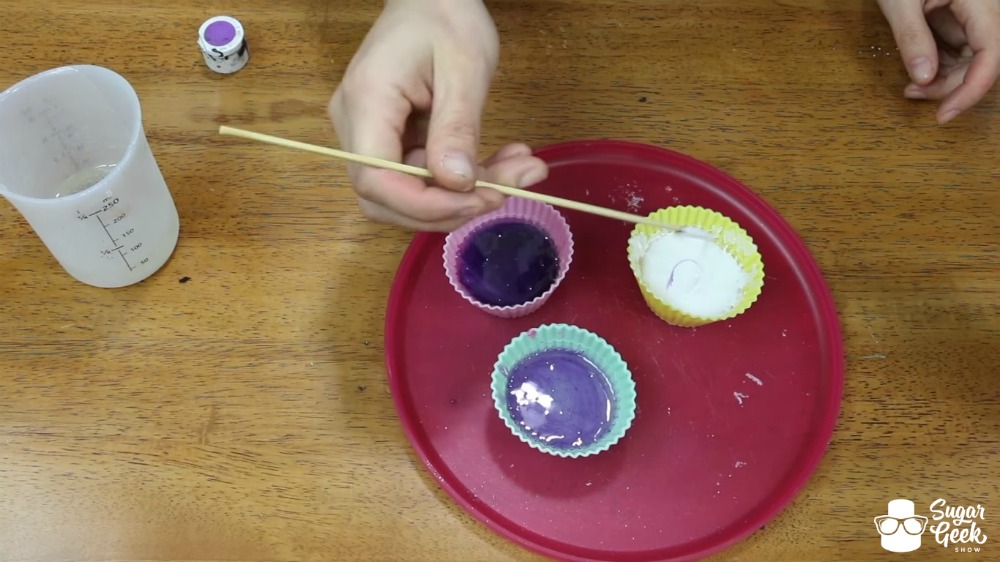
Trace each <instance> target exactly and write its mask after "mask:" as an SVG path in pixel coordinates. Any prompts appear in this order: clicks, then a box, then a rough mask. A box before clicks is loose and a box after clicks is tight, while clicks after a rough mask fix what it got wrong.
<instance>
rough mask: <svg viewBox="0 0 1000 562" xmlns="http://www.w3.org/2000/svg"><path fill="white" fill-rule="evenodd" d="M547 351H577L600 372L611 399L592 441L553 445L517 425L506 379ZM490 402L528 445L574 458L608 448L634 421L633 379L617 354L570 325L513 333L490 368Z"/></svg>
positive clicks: (588, 334) (601, 340)
mask: <svg viewBox="0 0 1000 562" xmlns="http://www.w3.org/2000/svg"><path fill="white" fill-rule="evenodd" d="M549 350H565V351H573V352H576V353H579V354H580V355H582V356H584V357H585V358H587V359H588V360H589V361H590V362H591V363H593V364H594V365H595V366H597V368H598V369H600V371H601V372H602V373H604V375H605V377H606V378H607V381H608V383H609V385H610V387H611V393H612V395H613V397H614V400H613V404H614V405H613V410H612V416H611V425H610V426H609V428H608V430H607V431H605V432H604V434H603V435H602V436H601V437H600V438H599V439H598V440H597V441H595V442H593V443H591V444H589V445H581V446H579V447H573V448H561V447H554V446H550V445H548V444H546V443H545V442H543V441H541V440H539V439H537V438H534V437H533V436H532V435H531V434H530V433H529V432H528V430H526V429H525V428H524V427H522V426H521V425H520V424H518V423H517V422H516V421H515V420H514V418H513V417H512V416H511V414H510V411H509V410H508V407H507V379H508V377H509V374H510V373H511V372H512V371H513V370H514V368H515V367H517V366H518V365H519V364H520V363H521V362H523V361H525V360H527V359H529V358H531V357H533V356H534V355H536V354H538V353H540V352H543V351H549ZM490 388H491V390H492V392H493V405H494V407H495V408H496V410H497V413H498V414H499V416H500V419H501V420H503V422H504V424H505V425H506V426H507V427H508V428H509V429H510V431H511V432H512V433H513V434H514V435H515V436H517V437H518V438H519V439H520V440H521V441H524V442H525V443H527V444H528V445H530V446H531V447H533V448H535V449H537V450H539V451H542V452H544V453H548V454H550V455H556V456H559V457H568V458H577V457H586V456H589V455H596V454H598V453H601V452H603V451H607V450H608V449H609V448H611V446H612V445H614V444H615V443H617V442H618V441H619V440H621V438H622V437H624V435H625V432H626V431H628V429H629V428H630V427H631V426H632V421H633V420H634V419H635V400H636V391H635V382H634V381H633V380H632V373H631V372H630V371H629V368H628V365H627V364H626V363H625V360H624V359H622V356H621V355H620V354H619V353H618V352H617V351H616V350H615V348H614V347H612V346H611V344H609V343H608V342H606V341H605V340H604V339H603V338H601V337H600V336H598V335H597V334H594V333H593V332H589V331H587V330H584V329H583V328H579V327H577V326H571V325H569V324H544V325H542V326H539V327H537V328H533V329H531V330H528V331H526V332H523V333H522V334H521V335H519V336H517V337H516V338H514V339H513V340H511V342H510V343H508V344H507V345H506V346H505V347H504V349H503V351H502V352H501V353H500V356H499V357H498V358H497V361H496V363H495V364H494V366H493V376H492V380H491V382H490Z"/></svg>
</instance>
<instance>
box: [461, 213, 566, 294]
mask: <svg viewBox="0 0 1000 562" xmlns="http://www.w3.org/2000/svg"><path fill="white" fill-rule="evenodd" d="M458 263H459V271H458V277H459V281H460V282H461V283H462V286H464V287H465V289H466V290H467V291H469V294H471V295H472V296H473V297H474V298H475V299H476V300H478V301H479V302H482V303H486V304H491V305H494V306H515V305H519V304H524V303H526V302H530V301H532V300H534V299H535V298H536V297H539V296H541V295H542V294H543V293H545V291H547V290H549V287H551V286H552V284H553V283H554V282H555V280H556V277H557V276H558V275H559V255H558V253H557V252H556V247H555V244H553V243H552V240H550V239H549V237H548V235H547V234H546V233H545V231H544V230H542V229H541V228H538V227H537V226H534V225H532V224H527V223H523V222H518V221H497V222H495V223H492V224H488V225H486V226H485V227H483V228H480V229H479V230H477V231H476V232H474V233H473V234H472V235H471V236H470V237H469V239H468V240H467V241H466V242H465V244H464V245H463V246H462V248H461V249H460V250H459V262H458Z"/></svg>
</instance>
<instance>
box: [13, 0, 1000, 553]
mask: <svg viewBox="0 0 1000 562" xmlns="http://www.w3.org/2000/svg"><path fill="white" fill-rule="evenodd" d="M380 4H381V3H379V2H363V1H360V0H338V1H335V0H288V1H285V2H267V1H264V0H244V1H243V2H240V3H223V2H218V1H216V0H176V1H174V2H165V1H159V0H156V1H153V2H146V3H142V4H140V3H130V2H124V1H122V0H92V1H89V2H57V1H55V0H34V1H32V2H20V1H15V0H0V37H2V38H3V42H4V48H3V52H2V60H3V64H0V89H3V88H6V87H7V86H10V85H12V84H14V83H15V82H17V81H18V80H20V79H22V78H25V77H27V76H29V75H31V74H34V73H36V72H39V71H42V70H45V69H48V68H51V67H55V66H60V65H64V64H72V63H92V64H99V65H104V66H107V67H109V68H112V69H114V70H116V71H118V72H120V73H122V74H123V75H124V76H126V77H127V78H128V79H129V80H130V81H131V82H132V84H133V85H134V86H135V88H136V90H137V91H138V93H139V96H140V98H141V102H142V107H143V112H144V121H145V126H146V131H147V134H148V137H149V140H150V144H151V146H152V149H153V151H154V153H155V155H156V157H157V159H158V161H159V164H160V166H161V168H162V170H163V173H164V176H165V178H166V181H167V183H168V184H169V186H170V188H171V190H172V193H173V196H174V198H175V201H176V203H177V207H178V210H179V213H180V218H181V238H180V242H179V245H178V247H177V250H176V252H175V254H174V256H173V258H172V259H171V260H170V261H169V262H168V264H167V265H166V266H165V267H164V268H163V269H162V270H161V271H160V272H159V273H158V274H156V275H155V276H154V277H151V278H150V279H148V280H146V281H145V282H143V283H140V284H138V285H135V286H132V287H128V288H125V289H120V290H105V289H96V288H91V287H88V286H85V285H82V284H80V283H78V282H76V281H74V280H73V279H72V278H70V277H69V276H68V275H66V274H65V273H64V272H63V271H62V270H61V269H60V268H59V266H58V264H57V263H56V262H55V260H54V259H53V258H52V257H51V255H50V254H49V253H48V252H47V250H46V249H45V247H44V246H43V245H42V243H41V242H40V241H39V239H38V238H37V237H36V236H35V235H34V233H33V232H32V231H31V229H30V227H29V226H28V225H27V223H26V222H25V221H24V220H23V219H22V218H21V216H20V215H19V214H18V213H17V212H16V211H15V210H14V209H13V207H12V206H10V205H9V204H7V203H6V202H5V201H4V202H2V204H0V240H2V244H0V304H2V312H0V320H2V321H0V559H3V560H17V561H42V560H46V561H49V560H220V561H221V560H274V561H293V560H294V561H297V560H331V561H332V560H364V561H367V560H375V561H379V560H406V561H418V560H427V561H440V560H448V561H451V560H455V561H458V560H484V561H492V560H522V561H523V560H536V559H538V557H536V556H535V555H533V554H531V553H530V552H528V551H526V550H523V549H522V548H521V547H519V546H517V545H515V544H513V543H511V542H508V541H507V540H506V539H503V538H501V537H499V536H498V535H495V534H494V533H492V532H491V531H489V530H487V529H486V528H485V527H483V526H482V525H480V524H479V523H478V522H476V521H475V520H474V519H473V518H472V517H470V516H468V515H467V514H466V513H465V512H464V511H462V510H461V509H459V508H458V507H457V506H456V504H455V503H453V502H452V501H451V500H450V498H449V497H448V496H447V495H446V494H444V493H443V492H442V491H441V490H440V489H439V488H438V486H437V484H436V483H435V482H434V480H433V479H432V478H430V477H429V476H428V473H427V472H426V470H425V469H424V468H423V466H422V464H421V463H420V462H419V460H417V458H416V456H415V455H414V453H413V451H412V448H411V447H410V445H409V443H408V441H407V440H406V438H405V436H404V435H403V433H402V431H401V428H400V424H399V422H398V419H397V417H396V413H395V409H394V407H393V404H392V399H391V396H390V394H389V392H388V387H387V384H386V373H385V367H384V361H383V320H384V311H385V303H386V299H387V296H388V293H389V290H390V286H391V283H392V278H393V274H394V272H395V268H396V266H397V264H398V263H399V260H400V257H401V255H402V253H403V251H404V250H405V248H406V246H407V243H408V242H409V239H410V237H411V233H409V232H406V231H402V230H399V229H396V228H393V227H389V226H383V225H377V224H372V223H369V222H367V221H366V220H364V219H363V218H362V217H361V215H360V213H359V211H358V210H357V204H356V201H355V198H354V195H353V192H352V191H351V189H350V186H349V184H348V182H347V178H346V175H345V168H344V166H343V165H342V163H340V162H337V161H329V160H325V159H323V158H319V157H316V156H315V155H311V154H307V153H296V152H293V151H288V150H284V149H281V148H277V147H269V146H264V145H255V144H252V143H248V142H245V141H238V140H234V139H232V138H226V137H220V136H218V135H216V134H215V131H216V129H217V127H218V126H219V124H221V123H227V124H231V125H234V126H237V127H244V128H249V129H253V130H258V131H261V132H265V133H269V134H275V135H280V136H284V137H287V138H292V139H296V140H301V141H305V142H312V143H316V144H323V145H328V146H337V143H336V138H335V137H334V134H333V132H332V127H331V126H330V124H329V122H328V120H327V118H326V113H325V106H326V102H327V100H328V99H329V96H330V95H331V94H332V92H333V90H334V88H335V87H336V84H337V82H338V80H339V78H340V76H341V74H342V72H343V71H344V69H345V67H346V65H347V63H348V61H349V60H350V58H351V56H352V54H353V52H354V49H355V48H356V47H357V45H358V44H359V42H360V41H361V39H362V38H363V36H364V34H365V32H366V31H367V28H368V26H369V25H370V24H371V22H372V21H373V19H374V18H375V17H376V15H377V12H378V9H379V5H380ZM491 7H492V11H493V14H494V17H495V19H496V21H497V24H498V26H499V27H500V30H501V37H502V56H501V58H502V60H501V67H500V70H499V72H498V74H497V78H496V80H495V83H494V88H493V92H492V96H491V100H490V104H489V106H488V108H487V111H486V115H485V118H484V121H485V123H484V138H483V143H484V147H485V148H484V150H485V149H491V148H495V147H497V146H500V145H501V144H503V143H506V142H509V141H513V140H523V141H526V142H528V143H530V144H533V145H536V146H540V145H545V144H550V143H555V142H560V141H567V140H576V139H583V138H619V139H627V140H632V141H638V142H646V143H652V144H656V145H660V146H664V147H668V148H672V149H675V150H679V151H682V152H685V153H687V154H690V155H692V156H694V157H696V158H699V159H702V160H704V161H706V162H709V163H711V164H713V165H715V166H717V167H719V168H721V169H722V170H724V171H726V172H728V173H729V174H731V175H733V176H735V177H737V178H739V179H740V180H741V181H743V182H744V183H745V184H746V185H748V186H750V187H751V188H752V189H753V190H754V191H756V192H757V193H759V194H760V195H761V196H762V197H764V198H765V199H766V200H767V201H768V202H769V203H770V204H771V205H773V206H774V207H775V208H776V209H777V210H778V211H779V212H780V213H781V214H782V215H783V216H784V217H785V218H786V219H787V220H788V221H789V222H790V223H791V224H792V225H793V226H794V227H795V228H796V229H797V230H798V232H799V233H800V235H801V236H802V237H803V239H804V240H805V241H806V242H807V244H808V245H809V247H810V249H811V250H812V252H813V253H814V255H815V257H816V259H817V261H818V263H819V264H820V266H821V267H822V269H823V271H824V273H825V275H826V278H827V280H828V282H829V284H830V287H831V289H832V291H833V294H834V297H835V300H836V303H837V306H838V308H839V311H840V314H841V318H842V325H843V331H844V338H845V345H846V353H847V373H846V379H847V380H846V387H845V393H844V403H843V410H842V414H841V416H840V419H839V422H838V426H837V430H836V433H835V434H834V438H833V442H832V444H831V446H830V450H829V452H828V454H827V455H826V457H825V458H824V460H823V463H822V464H821V466H820V468H819V470H818V471H817V473H816V474H815V476H814V477H813V478H812V480H811V481H810V483H809V484H808V486H807V487H806V488H805V490H804V491H803V492H802V493H801V494H800V495H799V496H798V497H797V498H796V499H795V500H794V501H793V502H792V503H791V505H790V506H789V507H788V508H787V509H786V510H785V511H784V512H783V513H782V514H781V515H780V516H779V517H778V518H777V519H776V520H774V521H773V522H772V523H771V524H769V525H767V526H766V528H765V529H763V530H761V531H760V532H757V533H755V534H754V535H753V536H751V537H750V538H748V539H747V540H745V541H743V542H741V543H740V544H738V545H736V546H734V547H732V548H730V549H728V550H726V551H724V552H723V553H721V554H719V555H718V556H717V557H716V559H717V560H740V561H751V562H758V561H759V562H770V561H775V560H885V561H891V560H904V559H906V560H951V559H967V560H979V561H983V560H1000V519H998V518H997V514H998V513H1000V477H998V469H1000V375H998V372H997V369H998V365H1000V219H998V214H1000V142H998V141H1000V94H998V92H997V91H996V90H994V91H993V92H991V94H990V95H989V96H988V97H987V99H986V100H984V101H983V102H982V103H980V104H979V105H978V106H977V107H976V108H975V109H974V110H972V111H970V112H969V113H968V114H966V115H963V116H961V117H959V118H958V119H957V120H956V121H955V122H953V123H951V124H949V125H947V126H943V127H939V126H937V125H936V124H935V122H934V116H933V112H934V106H933V104H932V103H930V102H912V101H906V100H904V99H902V96H901V92H902V89H903V87H904V86H905V84H906V82H907V80H906V76H905V72H904V70H903V68H902V65H901V61H900V60H899V57H898V53H897V52H896V49H895V46H894V42H893V39H892V35H891V33H890V31H889V29H888V27H887V26H886V24H885V23H884V21H883V19H882V17H881V15H880V13H879V12H878V9H877V8H876V6H875V3H874V2H873V1H862V0H858V1H850V2H846V1H845V2H841V1H834V0H800V1H792V0H783V1H769V0H741V1H736V0H729V1H722V0H708V1H694V0H690V1H679V0H678V1H665V0H664V1H657V0H647V1H639V0H615V1H611V0H607V1H599V0H574V1H570V0H566V1H555V0H530V1H529V0H520V1H513V0H511V1H496V2H491ZM220 13H227V14H230V15H233V16H235V17H238V18H239V19H240V20H241V21H242V22H243V24H244V26H245V28H246V29H247V36H248V40H249V43H250V49H251V53H252V56H251V61H250V63H249V65H248V66H247V67H246V68H245V69H244V70H242V71H240V72H239V73H237V74H234V75H229V76H221V75H217V74H214V73H212V72H210V71H209V70H208V69H207V68H206V67H205V64H204V62H203V60H202V58H201V53H200V52H199V49H198V46H197V44H196V36H197V30H198V26H199V25H200V24H201V22H202V21H204V20H205V19H206V18H208V17H210V16H213V15H217V14H220ZM0 126H2V124H0ZM0 165H2V163H0ZM185 278H187V279H188V280H187V281H186V282H181V280H182V279H185ZM894 497H909V498H910V499H913V500H914V501H917V502H918V503H921V504H923V505H926V504H929V503H930V502H931V501H933V499H935V498H937V497H942V498H946V499H947V500H948V501H949V502H950V503H952V504H966V503H971V504H981V505H982V506H983V507H984V508H985V510H986V521H985V522H983V523H982V524H981V527H983V532H984V533H985V534H986V535H987V536H988V540H987V542H986V543H985V544H984V545H982V552H980V553H978V554H971V555H970V554H964V555H963V554H959V553H955V552H953V550H952V549H945V548H942V547H940V546H938V545H937V544H934V543H933V541H932V540H930V538H929V537H925V539H924V541H925V546H924V547H923V548H921V549H920V550H919V551H917V552H914V553H911V554H910V555H906V556H904V555H899V554H891V553H888V552H885V551H883V550H882V549H881V548H880V547H879V541H878V535H877V534H876V533H875V529H874V526H873V524H872V518H873V517H874V516H876V515H881V514H885V510H886V502H887V501H888V500H890V499H892V498H894ZM665 509H669V506H665Z"/></svg>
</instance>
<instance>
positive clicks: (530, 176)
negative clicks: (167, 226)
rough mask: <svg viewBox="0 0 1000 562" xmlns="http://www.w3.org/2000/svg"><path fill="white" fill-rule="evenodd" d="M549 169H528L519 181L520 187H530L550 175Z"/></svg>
mask: <svg viewBox="0 0 1000 562" xmlns="http://www.w3.org/2000/svg"><path fill="white" fill-rule="evenodd" d="M548 175H549V174H548V171H547V170H546V169H545V168H542V167H537V168H532V169H530V170H528V172H527V173H526V174H524V175H523V176H521V179H520V181H518V182H517V186H518V187H528V186H532V185H535V184H536V183H538V182H540V181H542V180H544V179H545V178H546V177H548Z"/></svg>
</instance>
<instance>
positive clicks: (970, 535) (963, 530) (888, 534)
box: [875, 498, 987, 554]
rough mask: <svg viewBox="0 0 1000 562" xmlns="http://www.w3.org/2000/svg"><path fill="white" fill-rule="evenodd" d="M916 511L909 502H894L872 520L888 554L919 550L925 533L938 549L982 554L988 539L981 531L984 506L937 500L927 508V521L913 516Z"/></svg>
mask: <svg viewBox="0 0 1000 562" xmlns="http://www.w3.org/2000/svg"><path fill="white" fill-rule="evenodd" d="M915 508H916V506H915V505H914V503H913V502H912V501H910V500H907V499H894V500H892V501H890V502H889V506H888V513H887V514H886V515H879V516H878V517H876V518H875V528H876V529H878V533H879V535H881V536H882V548H884V549H885V550H888V551H889V552H912V551H914V550H917V549H918V548H920V546H921V537H922V536H923V535H924V531H927V532H928V533H929V534H930V535H932V536H933V537H934V541H935V542H936V543H937V544H938V545H940V546H942V547H944V548H948V549H953V550H954V552H959V553H972V554H975V553H977V552H981V551H982V545H983V544H985V543H986V539H987V536H986V535H985V534H984V533H983V529H982V523H983V522H985V521H986V509H984V508H983V506H981V505H979V504H976V505H975V506H972V505H955V506H953V505H949V504H948V502H947V501H946V500H945V499H944V498H938V499H936V500H934V501H933V502H932V503H931V504H930V506H928V508H927V509H928V512H929V513H930V514H931V515H930V517H927V516H926V515H921V514H919V513H916V509H915Z"/></svg>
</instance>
